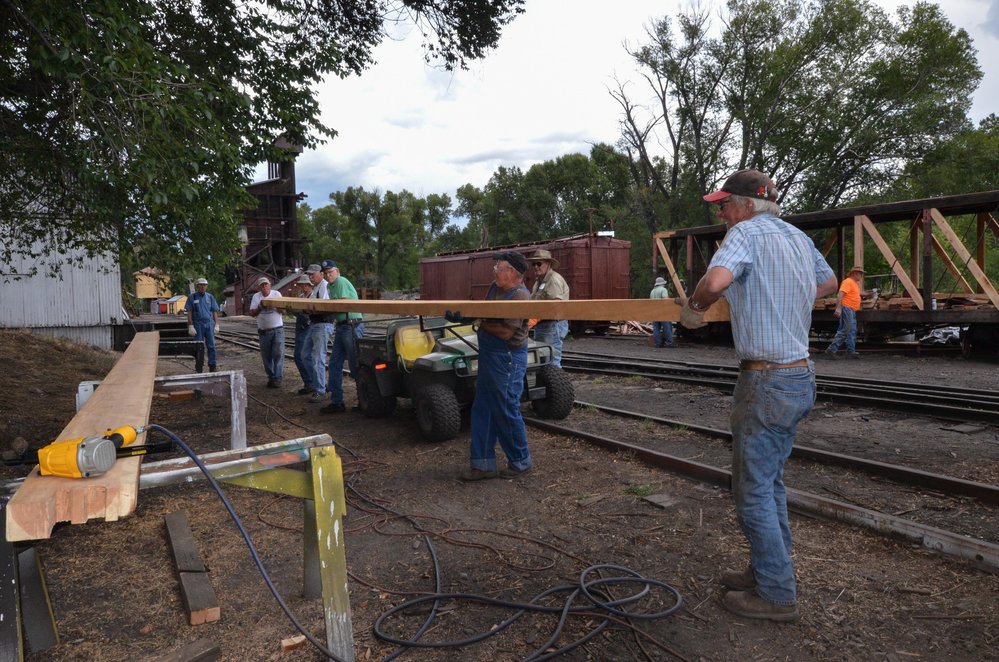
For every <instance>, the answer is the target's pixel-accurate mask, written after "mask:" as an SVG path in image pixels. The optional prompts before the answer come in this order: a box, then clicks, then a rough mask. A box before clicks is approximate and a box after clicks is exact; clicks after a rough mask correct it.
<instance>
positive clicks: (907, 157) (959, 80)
mask: <svg viewBox="0 0 999 662" xmlns="http://www.w3.org/2000/svg"><path fill="white" fill-rule="evenodd" d="M711 12H712V9H711V8H709V7H695V8H692V9H690V10H688V11H686V12H684V13H681V14H680V15H679V16H678V17H677V19H676V25H675V26H674V23H673V21H671V20H670V19H669V18H663V19H661V20H659V21H657V22H655V23H654V25H653V27H652V28H651V29H650V31H649V43H647V44H646V45H644V46H642V47H640V48H637V49H634V50H633V51H632V52H631V54H632V56H633V57H634V59H635V61H636V63H637V64H638V65H639V66H640V68H641V71H642V75H643V77H644V79H645V81H646V83H647V86H648V91H649V96H650V98H651V99H653V101H652V103H648V104H646V103H645V102H644V101H642V102H639V101H637V99H638V98H639V93H636V92H634V91H633V90H632V89H631V88H630V87H629V85H628V84H627V83H619V84H618V86H617V88H616V89H615V90H613V91H612V92H611V94H612V96H613V97H614V98H615V99H616V100H617V101H618V103H619V104H620V105H621V108H622V145H623V148H624V149H626V150H627V152H628V153H629V155H630V156H631V158H632V176H633V180H634V181H635V184H636V187H637V189H638V193H639V195H640V196H641V197H640V199H641V200H642V201H643V202H645V203H646V204H647V209H655V208H656V205H657V204H664V205H665V212H666V216H665V219H664V220H665V227H682V226H687V225H700V224H703V223H706V222H710V221H711V219H710V217H709V216H708V212H707V210H706V208H705V206H704V205H703V204H701V203H700V202H699V196H700V195H701V194H703V192H704V191H707V190H710V189H711V188H713V187H714V186H715V185H717V184H718V182H720V180H722V179H723V178H724V177H725V176H727V175H728V174H729V173H731V172H732V171H734V170H738V169H741V168H750V167H752V168H758V169H761V170H764V171H767V172H768V173H770V174H771V175H772V176H773V177H774V179H775V180H776V183H777V186H778V188H779V189H780V190H781V191H782V199H781V202H782V204H783V205H784V207H785V209H786V210H788V211H810V210H815V209H823V208H827V207H832V206H837V205H839V204H841V203H843V202H846V201H849V200H851V199H852V198H854V197H856V196H857V195H858V194H860V193H861V192H865V191H872V190H884V189H885V188H887V187H888V186H889V185H890V184H891V183H892V182H893V181H894V180H895V179H896V178H897V177H898V176H899V175H900V174H901V173H902V171H903V170H904V168H905V166H906V165H907V164H908V163H911V162H913V161H914V160H917V159H919V158H921V157H922V155H923V154H925V153H927V152H928V151H930V150H932V149H933V148H934V147H936V146H937V145H940V144H942V143H944V142H946V141H947V140H948V139H950V138H951V137H953V136H954V135H957V134H958V133H959V132H961V131H963V130H965V129H966V128H967V126H968V124H967V119H966V112H967V109H968V107H969V103H970V99H971V93H972V92H973V91H974V89H975V87H976V86H977V85H978V82H979V80H980V79H981V71H980V69H979V67H978V65H977V62H976V59H975V51H974V49H973V47H972V44H971V39H970V38H969V37H968V35H967V33H965V32H964V31H963V30H960V29H956V28H955V27H954V26H953V25H952V24H951V23H950V22H949V21H948V20H947V19H946V17H945V16H944V15H943V13H942V11H941V10H940V8H939V7H938V6H936V5H934V4H930V3H927V2H918V3H916V4H915V5H914V6H913V7H911V8H910V7H903V8H901V9H899V11H898V15H897V18H896V19H895V20H894V21H893V20H892V19H890V18H889V17H888V16H887V15H886V14H885V12H884V11H883V10H881V9H880V8H879V7H877V6H876V5H874V4H873V3H872V2H870V1H869V0H826V1H823V2H808V1H806V0H767V1H765V2H764V1H762V0H729V1H728V2H727V4H726V10H725V15H724V17H723V19H722V23H723V24H722V26H721V30H720V33H717V36H715V35H716V31H715V29H714V27H713V26H712V23H711V15H712V14H711ZM643 96H644V95H643ZM658 145H662V146H663V149H661V150H660V149H657V147H656V146H658ZM657 198H658V201H657ZM646 218H647V219H648V220H650V221H653V222H654V221H655V217H654V216H650V215H648V213H647V210H646ZM655 226H656V227H657V228H658V229H661V227H660V226H659V224H658V223H656V224H655ZM650 229H651V228H650Z"/></svg>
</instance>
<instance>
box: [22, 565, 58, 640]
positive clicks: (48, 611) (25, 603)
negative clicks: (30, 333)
mask: <svg viewBox="0 0 999 662" xmlns="http://www.w3.org/2000/svg"><path fill="white" fill-rule="evenodd" d="M17 573H18V588H19V589H20V593H21V616H22V618H23V621H24V638H25V639H26V640H27V648H28V652H29V653H38V652H41V651H44V650H48V649H49V648H52V647H53V646H55V645H56V644H58V643H59V631H58V629H57V628H56V623H55V616H54V615H53V614H52V603H51V601H49V591H48V588H47V587H46V585H45V572H44V571H43V570H42V564H41V561H40V560H39V558H38V552H37V551H35V548H34V547H29V548H27V549H25V550H23V551H21V552H20V553H19V554H18V555H17Z"/></svg>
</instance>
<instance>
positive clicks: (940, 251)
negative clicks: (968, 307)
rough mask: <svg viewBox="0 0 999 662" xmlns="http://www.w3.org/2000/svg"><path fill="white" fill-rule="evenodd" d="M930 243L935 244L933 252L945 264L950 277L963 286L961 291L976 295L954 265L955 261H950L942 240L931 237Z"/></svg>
mask: <svg viewBox="0 0 999 662" xmlns="http://www.w3.org/2000/svg"><path fill="white" fill-rule="evenodd" d="M930 241H931V242H932V243H933V250H934V251H936V254H937V257H939V258H940V261H941V262H943V263H944V266H945V267H947V271H949V272H950V275H951V276H953V277H954V280H956V281H957V282H958V284H960V285H961V289H963V290H964V291H965V292H966V293H967V294H974V293H975V290H974V289H973V288H972V287H971V285H970V284H969V283H968V281H966V280H965V279H964V275H963V274H962V273H961V270H960V269H958V268H957V265H956V264H954V260H952V259H950V255H947V251H945V250H944V247H943V245H941V243H940V240H939V239H937V238H936V237H933V236H931V237H930Z"/></svg>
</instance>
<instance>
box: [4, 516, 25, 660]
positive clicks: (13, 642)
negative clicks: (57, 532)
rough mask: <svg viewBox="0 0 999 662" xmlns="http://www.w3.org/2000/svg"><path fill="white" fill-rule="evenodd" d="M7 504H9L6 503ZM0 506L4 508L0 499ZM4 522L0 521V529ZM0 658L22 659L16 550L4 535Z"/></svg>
mask: <svg viewBox="0 0 999 662" xmlns="http://www.w3.org/2000/svg"><path fill="white" fill-rule="evenodd" d="M8 505H9V504H8ZM0 508H5V506H4V502H3V501H2V500H0ZM3 528H5V527H4V522H2V521H0V529H3ZM0 587H3V588H2V589H0V660H11V661H12V662H13V661H15V660H23V659H24V648H23V644H22V641H21V601H20V600H19V599H18V596H19V595H20V587H19V585H18V581H17V550H16V549H14V545H13V543H10V542H8V541H7V537H6V536H0Z"/></svg>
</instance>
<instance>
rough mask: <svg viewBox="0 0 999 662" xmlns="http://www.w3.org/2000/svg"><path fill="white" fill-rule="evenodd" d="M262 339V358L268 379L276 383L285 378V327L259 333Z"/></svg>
mask: <svg viewBox="0 0 999 662" xmlns="http://www.w3.org/2000/svg"><path fill="white" fill-rule="evenodd" d="M257 335H258V336H259V337H260V358H262V359H263V360H264V372H266V373H267V379H271V380H274V381H276V382H279V381H281V379H282V378H283V377H284V327H283V326H279V327H277V328H274V329H267V330H266V331H258V332H257Z"/></svg>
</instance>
